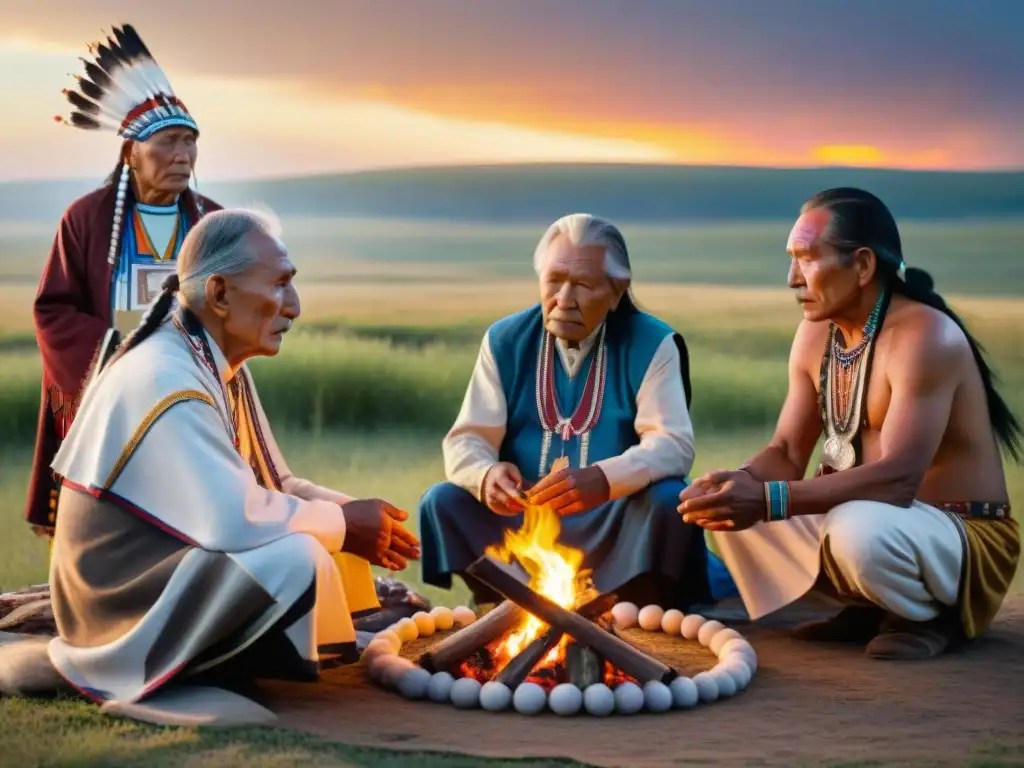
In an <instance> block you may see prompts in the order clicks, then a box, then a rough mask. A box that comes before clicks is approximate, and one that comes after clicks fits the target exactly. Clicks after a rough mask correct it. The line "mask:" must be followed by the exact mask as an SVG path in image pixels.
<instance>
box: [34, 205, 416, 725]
mask: <svg viewBox="0 0 1024 768" xmlns="http://www.w3.org/2000/svg"><path fill="white" fill-rule="evenodd" d="M295 272H296V270H295V267H294V266H293V264H292V262H291V261H290V260H289V258H288V253H287V250H286V249H285V247H284V245H283V244H282V242H281V240H280V239H279V229H278V225H277V222H276V220H275V219H273V218H272V217H270V216H269V215H264V214H260V213H256V212H250V211H245V210H222V211H217V212H215V213H211V214H209V215H207V216H206V217H204V218H203V219H202V220H201V221H199V223H198V224H196V226H195V227H194V228H193V229H192V230H190V231H189V234H188V236H187V237H186V238H185V241H184V243H183V245H182V248H181V253H180V255H179V257H178V262H177V272H176V274H172V275H171V276H169V277H168V278H167V280H166V281H165V283H164V286H163V291H162V293H161V295H160V296H159V297H158V298H157V299H156V300H155V302H154V303H153V305H152V306H151V307H150V309H149V311H148V313H147V315H146V317H145V318H143V320H142V323H141V325H140V326H139V327H138V328H137V329H136V330H135V331H133V332H132V333H131V334H130V335H129V336H128V337H127V338H126V339H125V340H124V342H123V343H122V345H121V347H120V348H119V349H118V350H117V352H116V353H115V354H114V355H113V356H112V357H111V359H110V361H109V362H108V363H107V364H106V365H105V366H103V367H102V371H101V372H100V373H99V375H98V376H96V377H94V380H93V381H92V382H91V383H90V384H89V385H88V387H87V389H86V391H85V394H84V399H83V401H82V404H81V409H80V411H79V413H78V416H77V418H76V420H75V422H74V424H73V426H72V428H71V430H70V432H69V434H68V436H67V439H66V440H65V441H64V443H63V445H62V446H61V449H60V452H59V453H58V454H57V457H56V459H55V460H54V462H53V465H52V468H53V471H54V472H55V473H56V475H58V476H59V477H60V478H61V480H62V484H61V491H60V497H59V502H58V504H59V514H58V517H57V524H56V530H55V535H54V547H53V560H52V565H51V571H50V584H51V588H52V600H53V611H54V618H55V619H56V623H57V629H58V632H59V636H58V637H56V638H55V639H54V640H53V641H51V643H50V645H49V648H48V650H49V657H50V660H51V661H52V662H53V664H54V666H55V667H56V669H57V671H58V672H59V673H60V674H61V675H62V676H63V677H64V678H65V679H66V680H67V681H68V682H69V683H71V684H72V685H73V686H74V687H75V688H76V689H78V690H79V691H80V692H81V693H83V694H85V695H87V696H88V697H90V698H92V699H94V700H96V701H99V702H105V703H109V702H117V703H118V706H122V705H129V706H131V705H133V704H134V703H135V702H138V701H140V700H141V699H147V701H149V700H152V697H153V695H154V693H162V692H163V690H162V689H163V687H164V686H166V684H167V683H168V682H170V681H178V680H181V679H196V676H197V675H200V673H202V675H200V679H206V680H210V679H214V680H217V681H219V682H221V683H226V682H228V681H234V680H237V679H238V678H242V679H248V678H259V677H278V678H287V679H304V680H311V679H316V677H317V675H318V672H319V669H320V668H321V665H322V664H324V663H339V662H344V661H350V660H354V659H355V658H356V656H355V640H356V635H355V629H354V627H353V620H352V613H353V612H354V611H358V610H359V609H361V608H373V607H376V605H377V601H376V594H375V590H374V585H373V578H372V575H371V572H370V563H373V564H375V565H379V566H383V567H387V568H390V569H392V570H401V569H404V568H405V567H406V566H407V560H408V559H415V558H417V557H418V556H419V549H418V548H419V542H418V541H417V540H416V538H415V537H414V536H413V535H412V534H411V533H409V532H408V531H407V530H406V529H405V528H404V527H403V526H402V521H404V520H405V519H406V518H407V514H406V513H405V512H403V511H401V510H398V509H396V508H395V507H393V506H391V505H390V504H388V503H387V502H384V501H380V500H377V499H369V500H361V499H352V498H350V497H348V496H346V495H344V494H341V493H338V492H336V491H332V490H329V489H327V488H323V487H320V486H318V485H315V484H314V483H312V482H309V481H308V480H303V479H300V478H297V477H295V476H294V475H293V474H292V473H291V472H290V471H289V469H288V466H287V465H286V464H285V461H284V458H283V457H282V455H281V452H280V450H279V449H278V447H277V444H276V443H275V441H274V437H273V434H272V433H271V430H270V425H269V424H268V422H267V418H266V415H265V413H264V411H263V408H262V406H261V405H260V401H259V398H258V396H257V394H256V389H255V387H254V386H253V380H252V377H251V376H250V374H249V372H248V370H247V369H246V365H245V361H246V360H248V359H250V358H252V357H255V356H260V355H264V356H273V355H276V354H277V353H278V351H279V349H280V347H281V343H282V339H283V337H284V334H285V333H287V331H288V330H289V329H290V328H291V326H292V323H293V322H294V321H295V319H296V318H298V316H299V297H298V294H297V292H296V289H295V285H294V283H293V277H294V276H295ZM175 296H178V297H179V301H178V305H177V306H175ZM170 700H171V701H172V702H174V701H176V702H180V701H181V697H180V696H179V695H177V694H175V695H174V696H171V697H170ZM168 706H170V704H168ZM122 711H123V710H122Z"/></svg>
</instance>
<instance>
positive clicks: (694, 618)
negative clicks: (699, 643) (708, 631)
mask: <svg viewBox="0 0 1024 768" xmlns="http://www.w3.org/2000/svg"><path fill="white" fill-rule="evenodd" d="M706 621H707V619H705V618H704V617H703V616H701V615H700V614H699V613H691V614H690V615H689V616H687V617H686V618H684V619H683V624H682V626H681V627H680V628H679V631H680V632H681V633H682V635H683V637H685V638H686V639H687V640H696V639H697V633H698V632H700V628H701V627H702V626H704V623H705V622H706Z"/></svg>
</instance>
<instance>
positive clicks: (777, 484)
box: [764, 480, 789, 523]
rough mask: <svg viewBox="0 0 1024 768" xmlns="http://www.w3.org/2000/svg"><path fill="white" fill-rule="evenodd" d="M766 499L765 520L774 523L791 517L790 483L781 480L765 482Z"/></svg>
mask: <svg viewBox="0 0 1024 768" xmlns="http://www.w3.org/2000/svg"><path fill="white" fill-rule="evenodd" d="M764 500H765V505H766V507H767V510H766V514H765V522H767V523H772V522H776V521H779V520H786V519H788V518H789V483H787V482H785V481H781V480H776V481H774V482H771V483H765V484H764Z"/></svg>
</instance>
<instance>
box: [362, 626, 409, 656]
mask: <svg viewBox="0 0 1024 768" xmlns="http://www.w3.org/2000/svg"><path fill="white" fill-rule="evenodd" d="M377 640H380V641H381V642H384V643H387V644H388V645H390V646H391V649H392V651H393V652H394V653H398V651H399V650H401V648H402V638H400V637H399V636H398V635H396V634H395V633H394V632H392V631H391V630H390V629H382V630H381V631H380V632H378V633H377V634H376V635H374V636H373V640H371V641H370V643H371V644H373V643H374V642H375V641H377Z"/></svg>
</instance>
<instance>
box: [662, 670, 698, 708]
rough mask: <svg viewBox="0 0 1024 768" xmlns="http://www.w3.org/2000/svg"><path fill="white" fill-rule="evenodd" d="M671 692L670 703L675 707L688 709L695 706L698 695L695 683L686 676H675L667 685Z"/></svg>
mask: <svg viewBox="0 0 1024 768" xmlns="http://www.w3.org/2000/svg"><path fill="white" fill-rule="evenodd" d="M668 689H669V691H671V692H672V705H673V706H674V707H675V708H676V709H689V708H690V707H695V706H697V702H698V701H700V695H699V694H698V693H697V685H696V684H695V683H694V682H693V680H691V679H690V678H688V677H677V678H676V679H675V680H673V681H672V682H671V683H670V684H669V686H668Z"/></svg>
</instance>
